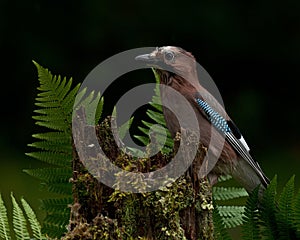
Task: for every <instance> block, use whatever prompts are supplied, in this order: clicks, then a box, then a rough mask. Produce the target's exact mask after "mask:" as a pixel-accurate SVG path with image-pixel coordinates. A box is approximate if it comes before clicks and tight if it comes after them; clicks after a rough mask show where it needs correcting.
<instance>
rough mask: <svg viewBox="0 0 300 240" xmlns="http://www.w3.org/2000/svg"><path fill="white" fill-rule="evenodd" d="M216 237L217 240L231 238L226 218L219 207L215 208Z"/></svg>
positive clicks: (228, 239)
mask: <svg viewBox="0 0 300 240" xmlns="http://www.w3.org/2000/svg"><path fill="white" fill-rule="evenodd" d="M213 220H214V237H215V239H217V240H230V237H229V235H228V232H227V230H226V228H225V223H224V218H222V217H221V216H220V213H219V209H218V207H215V208H214V209H213Z"/></svg>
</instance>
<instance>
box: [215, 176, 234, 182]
mask: <svg viewBox="0 0 300 240" xmlns="http://www.w3.org/2000/svg"><path fill="white" fill-rule="evenodd" d="M230 179H232V176H231V175H221V176H220V177H218V182H225V181H228V180H230Z"/></svg>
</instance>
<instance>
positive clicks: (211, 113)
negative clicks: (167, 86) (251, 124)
mask: <svg viewBox="0 0 300 240" xmlns="http://www.w3.org/2000/svg"><path fill="white" fill-rule="evenodd" d="M195 100H196V102H197V103H198V105H199V107H200V108H201V110H202V112H204V114H205V115H206V117H207V119H208V120H209V121H210V122H211V124H212V125H213V126H214V127H215V128H216V129H217V130H219V131H220V132H221V133H223V134H224V135H225V136H226V139H227V141H228V142H229V143H230V145H231V146H232V147H233V148H234V149H235V150H236V151H237V152H238V153H239V154H240V156H241V157H242V158H244V159H245V160H246V161H247V162H248V163H249V164H250V166H251V167H252V168H253V169H254V170H255V171H256V173H257V174H258V176H260V178H261V179H262V183H263V184H264V186H267V185H268V184H269V182H270V181H269V179H268V178H267V177H266V176H265V175H264V173H263V172H262V170H261V168H260V166H259V165H258V163H257V162H256V161H255V160H254V159H253V158H252V157H251V155H250V154H249V150H250V149H249V147H248V145H247V143H246V141H245V139H244V138H243V136H242V134H241V133H240V131H239V129H238V128H237V127H236V125H235V124H234V123H233V122H232V121H231V120H229V121H227V120H226V119H225V118H224V117H222V116H221V115H220V114H219V113H218V112H217V111H215V110H214V109H213V108H212V107H211V106H210V105H209V104H208V103H206V102H205V101H203V100H202V99H200V98H199V97H197V98H195Z"/></svg>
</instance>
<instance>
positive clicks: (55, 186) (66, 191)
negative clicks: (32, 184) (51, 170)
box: [42, 183, 72, 195]
mask: <svg viewBox="0 0 300 240" xmlns="http://www.w3.org/2000/svg"><path fill="white" fill-rule="evenodd" d="M43 185H44V189H46V190H47V191H48V192H51V193H57V194H61V195H70V194H72V184H70V183H47V184H42V186H43Z"/></svg>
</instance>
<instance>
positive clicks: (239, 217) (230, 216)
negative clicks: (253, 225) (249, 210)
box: [217, 206, 245, 228]
mask: <svg viewBox="0 0 300 240" xmlns="http://www.w3.org/2000/svg"><path fill="white" fill-rule="evenodd" d="M217 208H218V210H219V214H220V216H221V217H223V222H224V224H225V227H227V228H234V227H237V226H240V225H242V224H243V214H244V211H245V207H244V206H217Z"/></svg>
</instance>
